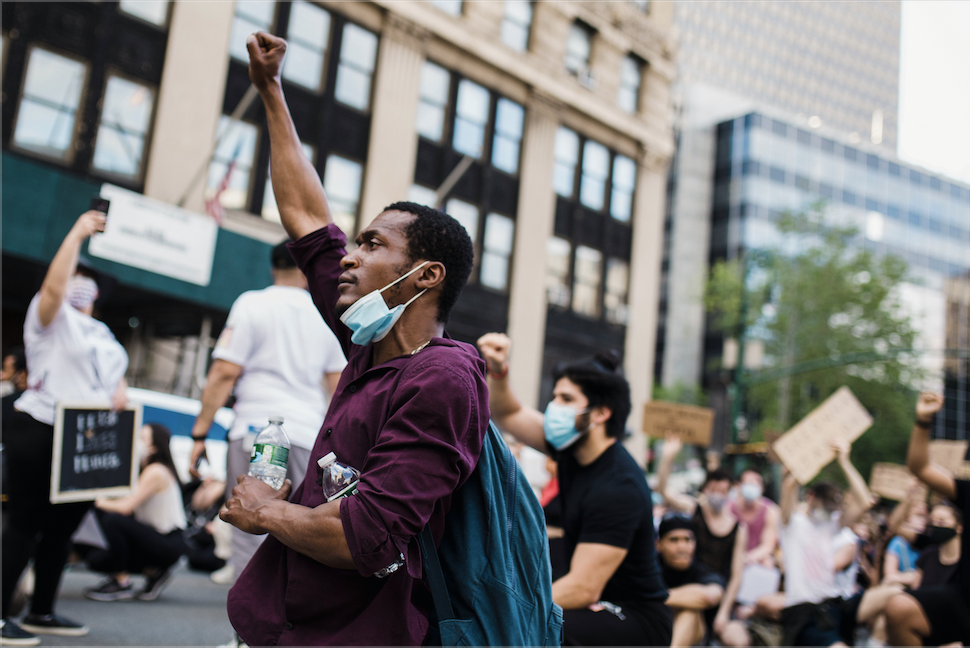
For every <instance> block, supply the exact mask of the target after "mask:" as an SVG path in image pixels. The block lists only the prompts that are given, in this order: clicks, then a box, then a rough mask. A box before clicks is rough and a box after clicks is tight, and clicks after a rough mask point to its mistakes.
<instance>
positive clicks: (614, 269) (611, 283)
mask: <svg viewBox="0 0 970 648" xmlns="http://www.w3.org/2000/svg"><path fill="white" fill-rule="evenodd" d="M629 286H630V265H629V264H628V263H627V262H626V261H620V260H619V259H608V260H607V261H606V295H604V297H603V303H604V305H605V306H606V320H607V321H608V322H610V323H611V324H622V325H625V324H626V323H627V320H628V318H629V316H628V311H627V294H628V292H629Z"/></svg>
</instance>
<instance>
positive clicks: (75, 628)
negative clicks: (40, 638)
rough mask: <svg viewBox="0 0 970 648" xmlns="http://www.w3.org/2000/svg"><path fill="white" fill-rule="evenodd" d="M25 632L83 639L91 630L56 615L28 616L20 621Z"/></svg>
mask: <svg viewBox="0 0 970 648" xmlns="http://www.w3.org/2000/svg"><path fill="white" fill-rule="evenodd" d="M20 625H21V626H23V628H24V630H29V631H30V632H35V633H37V634H48V635H57V636H58V637H83V636H84V635H86V634H87V633H88V632H90V630H89V629H88V627H87V626H84V625H81V624H80V623H77V622H76V621H71V620H70V619H66V618H64V617H62V616H58V615H56V614H28V615H27V616H25V617H24V618H23V619H21V620H20Z"/></svg>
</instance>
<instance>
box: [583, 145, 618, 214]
mask: <svg viewBox="0 0 970 648" xmlns="http://www.w3.org/2000/svg"><path fill="white" fill-rule="evenodd" d="M609 175H610V152H609V151H608V150H607V149H606V147H605V146H603V145H602V144H598V143H597V142H594V141H592V140H586V144H585V145H584V146H583V173H582V178H581V179H580V184H579V201H580V202H581V203H583V204H584V205H586V206H587V207H589V208H590V209H595V210H596V211H601V210H602V209H603V204H604V201H605V198H606V179H607V178H608V177H609Z"/></svg>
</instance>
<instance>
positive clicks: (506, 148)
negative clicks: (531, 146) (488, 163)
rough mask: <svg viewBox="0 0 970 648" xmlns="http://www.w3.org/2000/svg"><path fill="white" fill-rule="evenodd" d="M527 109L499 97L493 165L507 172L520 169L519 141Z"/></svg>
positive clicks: (515, 171) (514, 171) (493, 145)
mask: <svg viewBox="0 0 970 648" xmlns="http://www.w3.org/2000/svg"><path fill="white" fill-rule="evenodd" d="M524 120H525V111H524V110H523V109H522V106H520V105H519V104H517V103H515V102H512V101H509V100H508V99H499V100H498V106H497V108H496V109H495V140H494V142H493V143H492V166H494V167H495V168H496V169H501V170H502V171H505V172H506V173H518V171H519V143H520V142H521V141H522V127H523V121H524Z"/></svg>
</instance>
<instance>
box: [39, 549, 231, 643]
mask: <svg viewBox="0 0 970 648" xmlns="http://www.w3.org/2000/svg"><path fill="white" fill-rule="evenodd" d="M102 578H103V576H102V575H101V574H97V573H93V572H89V571H87V570H86V569H84V568H80V567H72V568H71V569H70V571H68V572H67V573H66V574H65V575H64V580H63V582H62V583H61V593H60V597H59V598H58V602H57V608H56V609H57V612H58V614H62V615H64V616H66V617H69V618H70V619H73V620H74V621H78V622H80V623H84V624H85V625H87V626H88V627H89V628H91V633H90V634H89V635H88V636H86V637H54V636H50V635H42V636H41V646H218V645H220V644H225V643H226V642H228V641H229V639H231V638H232V636H233V631H232V626H231V625H230V624H229V619H228V617H227V616H226V595H227V594H228V592H229V587H228V586H227V585H216V584H215V583H213V582H212V581H210V580H209V575H208V574H202V573H198V572H193V571H189V570H188V569H186V568H185V567H184V566H179V567H178V568H176V571H175V573H174V574H173V576H172V580H171V581H170V582H169V585H168V587H166V588H165V590H164V591H163V592H162V595H161V596H160V597H159V598H158V599H157V600H155V601H152V602H147V601H139V600H137V599H135V600H128V601H114V602H110V603H105V602H100V601H91V600H89V599H86V598H84V594H83V593H82V592H83V591H84V590H85V589H86V588H88V587H92V586H95V585H97V584H98V583H100V582H101V580H102ZM134 578H135V579H136V587H137V586H140V585H141V583H142V578H141V577H140V576H137V577H134Z"/></svg>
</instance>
